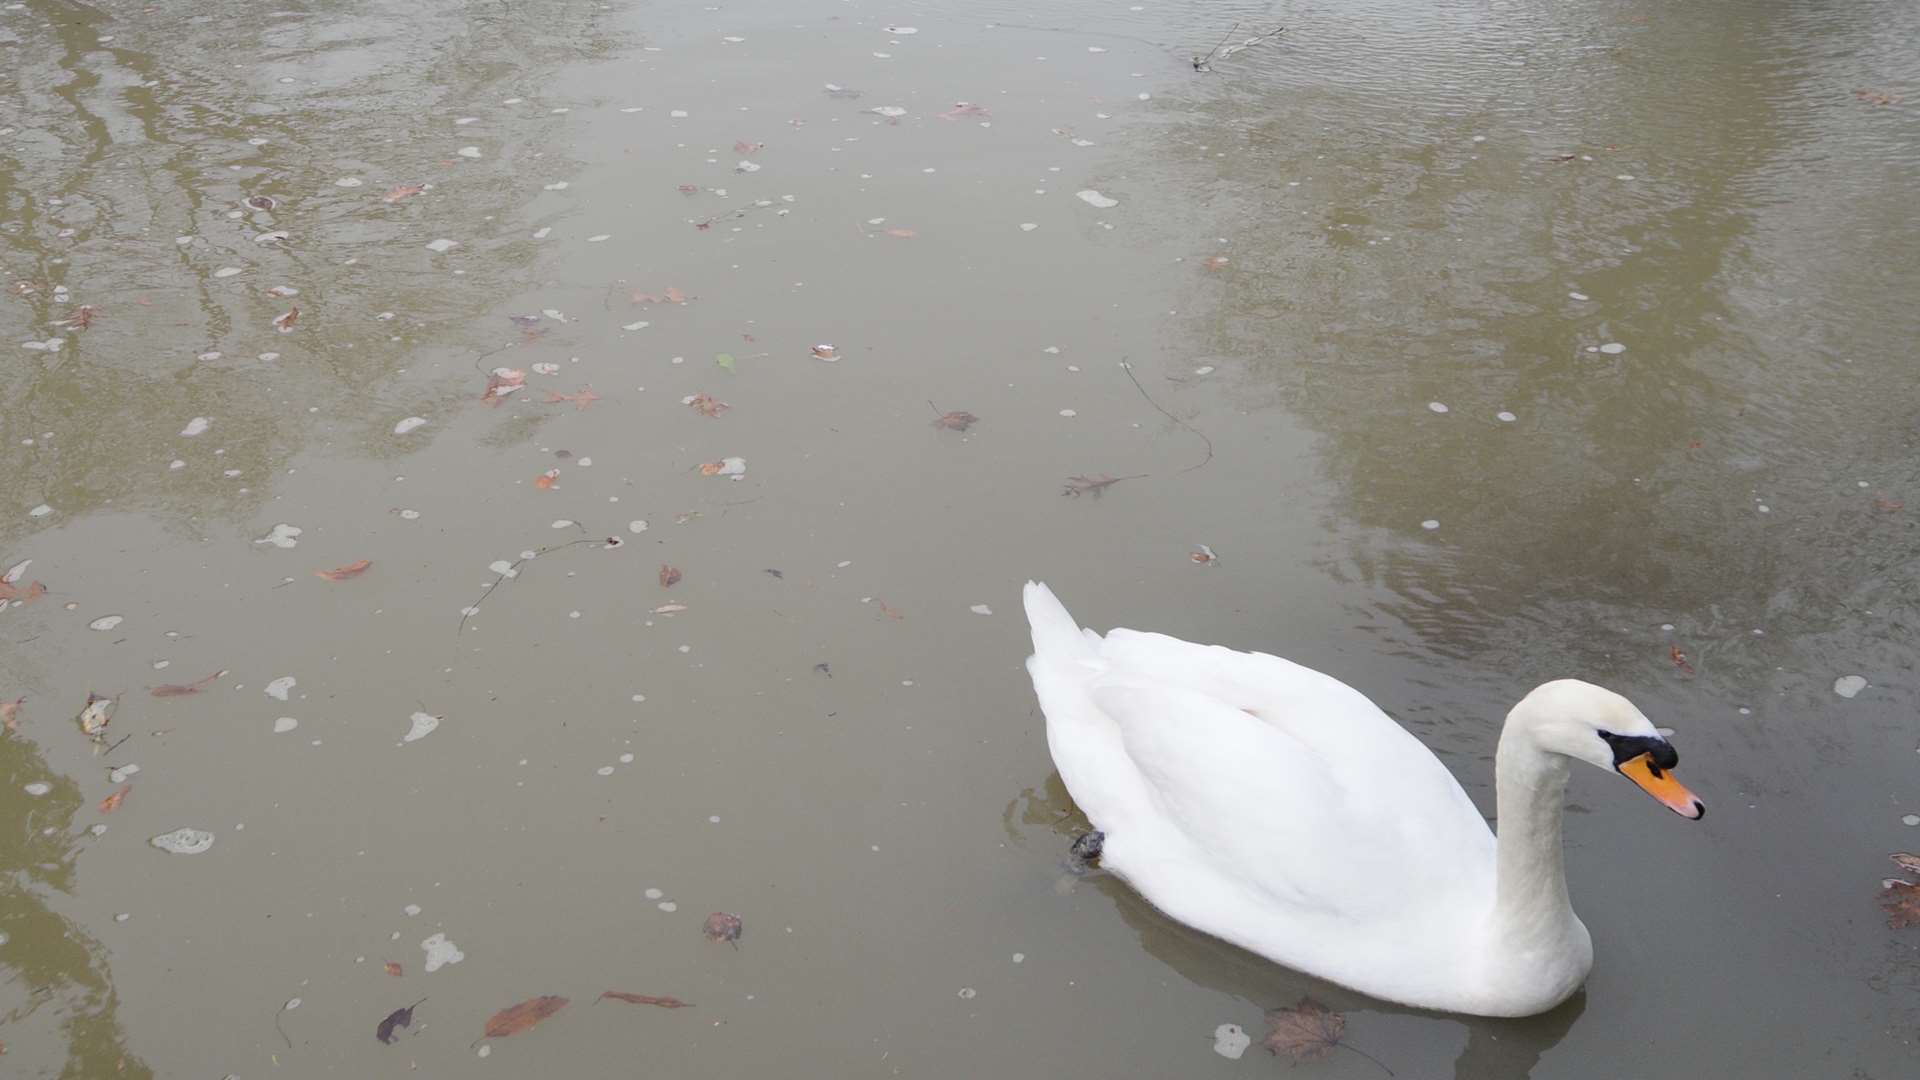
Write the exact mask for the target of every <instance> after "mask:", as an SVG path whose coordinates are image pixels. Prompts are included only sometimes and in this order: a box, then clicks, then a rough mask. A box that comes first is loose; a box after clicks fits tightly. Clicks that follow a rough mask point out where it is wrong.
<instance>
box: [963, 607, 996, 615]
mask: <svg viewBox="0 0 1920 1080" xmlns="http://www.w3.org/2000/svg"><path fill="white" fill-rule="evenodd" d="M967 610H968V611H971V612H973V613H974V614H975V615H991V614H993V609H992V608H990V607H988V606H987V605H985V604H975V605H973V606H972V607H970V608H968V609H967Z"/></svg>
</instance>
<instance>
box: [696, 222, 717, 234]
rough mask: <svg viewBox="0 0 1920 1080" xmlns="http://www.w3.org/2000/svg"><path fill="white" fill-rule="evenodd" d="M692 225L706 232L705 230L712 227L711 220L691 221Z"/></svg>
mask: <svg viewBox="0 0 1920 1080" xmlns="http://www.w3.org/2000/svg"><path fill="white" fill-rule="evenodd" d="M693 227H694V228H696V229H699V230H700V231H701V232H706V231H707V230H708V229H711V228H713V222H711V221H696V222H694V223H693Z"/></svg>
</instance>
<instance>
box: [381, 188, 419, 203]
mask: <svg viewBox="0 0 1920 1080" xmlns="http://www.w3.org/2000/svg"><path fill="white" fill-rule="evenodd" d="M425 190H427V186H426V185H425V184H395V185H393V186H392V187H390V188H388V189H387V193H386V194H385V195H383V196H381V197H380V198H381V201H382V202H390V203H391V202H399V201H400V200H401V199H409V198H412V197H413V196H415V195H418V194H420V193H421V192H423V191H425Z"/></svg>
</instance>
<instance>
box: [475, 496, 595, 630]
mask: <svg viewBox="0 0 1920 1080" xmlns="http://www.w3.org/2000/svg"><path fill="white" fill-rule="evenodd" d="M573 527H574V528H576V529H579V530H580V531H581V532H586V531H587V529H586V526H584V525H581V524H580V523H579V522H574V525H573ZM603 543H607V541H604V540H595V539H593V538H592V537H581V538H580V539H578V540H569V541H567V542H566V543H564V544H549V545H548V546H546V547H543V548H540V549H538V550H537V551H535V552H534V553H533V554H532V555H522V556H521V557H520V558H518V559H515V560H513V562H512V563H511V564H510V565H509V566H508V567H507V570H508V573H504V574H501V575H500V576H499V577H498V578H495V579H494V581H493V584H491V585H488V586H487V587H486V588H485V589H484V590H482V591H481V593H480V597H479V599H477V600H475V601H474V602H473V603H471V604H468V605H467V609H466V610H465V611H463V612H461V613H460V625H459V626H457V627H455V628H454V631H453V632H454V634H455V635H456V636H457V635H458V634H460V632H461V631H463V630H465V629H466V628H467V620H468V619H471V618H473V617H474V616H475V615H478V614H480V605H481V604H484V603H486V602H487V597H489V596H492V595H493V590H495V589H497V588H499V587H500V586H501V585H503V584H505V583H506V582H507V581H508V580H509V579H511V578H512V577H514V576H515V574H514V571H518V570H519V569H520V567H521V566H523V565H525V564H526V563H528V562H530V561H532V560H534V559H537V558H539V557H541V556H542V555H547V554H551V553H552V552H555V551H559V550H561V549H562V548H570V547H574V546H577V545H579V544H603Z"/></svg>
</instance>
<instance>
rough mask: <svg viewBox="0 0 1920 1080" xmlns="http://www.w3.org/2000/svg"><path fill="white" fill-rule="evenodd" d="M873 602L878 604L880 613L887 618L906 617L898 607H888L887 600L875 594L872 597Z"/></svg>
mask: <svg viewBox="0 0 1920 1080" xmlns="http://www.w3.org/2000/svg"><path fill="white" fill-rule="evenodd" d="M873 602H874V603H876V604H878V605H880V614H882V615H885V616H886V617H887V618H889V619H893V620H895V621H898V620H900V619H904V618H906V617H907V616H906V614H905V613H904V612H902V611H901V610H900V609H899V608H891V607H888V606H887V602H886V601H885V600H882V599H880V598H879V597H877V596H876V597H874V598H873Z"/></svg>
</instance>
